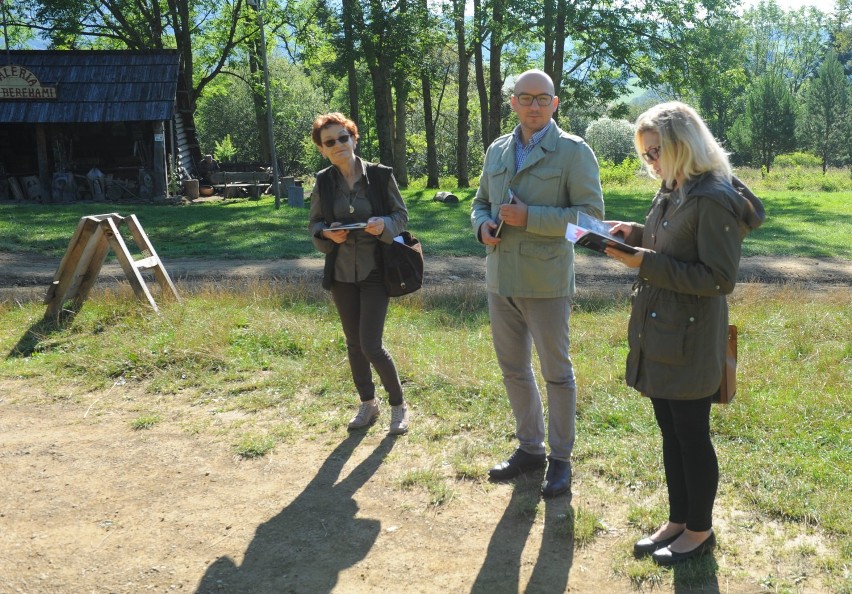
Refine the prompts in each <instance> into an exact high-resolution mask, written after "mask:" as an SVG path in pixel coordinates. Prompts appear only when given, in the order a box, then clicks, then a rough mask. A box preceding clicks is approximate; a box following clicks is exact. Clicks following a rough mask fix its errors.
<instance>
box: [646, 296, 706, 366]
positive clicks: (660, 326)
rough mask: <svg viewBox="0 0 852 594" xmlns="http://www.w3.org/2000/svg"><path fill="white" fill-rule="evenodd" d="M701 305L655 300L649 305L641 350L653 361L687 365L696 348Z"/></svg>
mask: <svg viewBox="0 0 852 594" xmlns="http://www.w3.org/2000/svg"><path fill="white" fill-rule="evenodd" d="M697 333H698V307H697V306H696V305H694V304H689V303H677V302H672V301H669V302H659V301H658V302H656V303H655V304H654V305H653V306H652V307H649V308H648V311H647V313H646V316H645V328H644V331H643V333H642V352H643V354H644V355H645V357H647V358H648V359H649V360H651V361H656V362H658V363H665V364H667V365H687V364H688V363H690V362H691V361H692V358H693V357H692V356H691V354H692V353H694V352H695V341H696V340H697Z"/></svg>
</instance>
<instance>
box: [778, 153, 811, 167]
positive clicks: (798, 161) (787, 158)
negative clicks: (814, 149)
mask: <svg viewBox="0 0 852 594" xmlns="http://www.w3.org/2000/svg"><path fill="white" fill-rule="evenodd" d="M773 165H774V166H775V167H777V168H779V169H789V168H791V167H822V160H821V159H820V158H819V157H817V156H816V155H812V154H811V153H787V154H784V155H778V156H777V157H775V161H774V162H773Z"/></svg>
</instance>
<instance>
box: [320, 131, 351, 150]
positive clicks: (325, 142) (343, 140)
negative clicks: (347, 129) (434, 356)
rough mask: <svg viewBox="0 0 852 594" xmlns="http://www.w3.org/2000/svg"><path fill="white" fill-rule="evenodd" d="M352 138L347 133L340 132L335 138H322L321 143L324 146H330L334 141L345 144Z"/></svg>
mask: <svg viewBox="0 0 852 594" xmlns="http://www.w3.org/2000/svg"><path fill="white" fill-rule="evenodd" d="M350 138H352V137H351V136H350V135H349V134H341V135H340V136H338V137H337V138H329V139H328V140H323V141H322V144H323V146H325V148H331V147H333V146H334V145H335V143H338V142H339V143H340V144H346V143H347V142H349V139H350Z"/></svg>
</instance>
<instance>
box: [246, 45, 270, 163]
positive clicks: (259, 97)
mask: <svg viewBox="0 0 852 594" xmlns="http://www.w3.org/2000/svg"><path fill="white" fill-rule="evenodd" d="M260 51H263V48H261V47H260V41H259V40H257V39H254V40H252V41H251V51H250V52H249V71H250V72H251V79H250V80H251V100H252V103H253V105H254V121H255V126H256V127H257V132H258V137H259V138H260V146H259V148H260V160H261V162H263V163H271V162H272V157H271V155H270V151H269V127H268V126H267V125H266V97H265V93H263V92H262V91H263V64H262V62H261V58H260V54H259V53H258V52H260Z"/></svg>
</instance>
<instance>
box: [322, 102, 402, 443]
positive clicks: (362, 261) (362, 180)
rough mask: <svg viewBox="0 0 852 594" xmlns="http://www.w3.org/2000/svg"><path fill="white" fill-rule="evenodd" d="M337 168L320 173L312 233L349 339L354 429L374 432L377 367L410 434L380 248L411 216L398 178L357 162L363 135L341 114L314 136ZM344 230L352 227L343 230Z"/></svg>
mask: <svg viewBox="0 0 852 594" xmlns="http://www.w3.org/2000/svg"><path fill="white" fill-rule="evenodd" d="M311 136H312V138H313V141H314V144H316V146H317V148H318V149H319V151H320V153H321V154H322V156H323V157H326V158H327V159H328V160H329V161H331V166H330V167H328V168H326V169H323V170H322V171H320V172H319V173H317V180H316V184H315V185H314V189H313V192H312V193H311V212H310V227H309V228H310V233H311V237H312V238H313V242H314V245H315V246H316V248H317V249H318V250H319V251H320V252H322V253H324V254H325V255H326V267H325V268H326V269H325V273H324V278H323V286H324V287H326V288H328V289H331V294H332V298H333V299H334V304H335V306H336V307H337V313H338V314H339V315H340V322H341V324H342V326H343V333H344V334H345V335H346V350H347V353H348V356H349V367H350V369H351V370H352V379H353V380H354V382H355V388H356V389H357V390H358V395H359V396H360V399H361V405H360V407H359V408H358V412H357V413H356V414H355V416H354V417H353V418H352V420H351V421H350V422H349V429H350V430H353V429H361V428H363V427H368V426H369V425H372V424H373V423H374V422H375V421H376V419H377V418H378V416H379V403H378V399H377V398H376V386H375V384H374V383H373V374H372V370H371V365H372V367H373V368H375V370H376V373H377V374H378V375H379V378H380V379H381V381H382V385H383V386H384V388H385V390H386V391H387V393H388V397H389V402H390V406H391V420H390V433H391V434H392V435H400V434H403V433H405V432H407V431H408V422H409V414H408V405H407V404H406V403H405V400H404V399H403V394H402V385H401V384H400V381H399V375H398V374H397V371H396V365H395V364H394V361H393V358H392V357H391V355H390V353H388V351H387V349H385V347H384V345H383V344H382V335H383V333H384V327H385V318H386V317H387V311H388V301H389V297H388V295H387V292H386V290H385V286H384V275H383V271H382V267H381V266H380V262H379V261H378V259H377V255H378V254H379V249H378V247H379V246H378V242H380V241H381V242H384V243H390V242H392V241H393V240H394V237H396V236H397V235H399V234H400V233H401V232H402V231H404V230H405V225H406V223H408V210H406V208H405V203H404V202H403V200H402V196H401V195H400V193H399V188H398V187H397V185H396V179H395V178H394V176H393V170H392V169H391V168H389V167H385V166H383V165H377V164H373V163H367V162H366V161H364V160H362V159H361V158H360V157H358V156H357V155H356V154H355V146H356V144H357V142H358V138H359V136H358V127H357V126H356V125H355V122H353V121H352V120H350V119H349V118H347V117H346V116H344V115H343V114H341V113H328V114H324V115H320V116H318V117H317V118H316V120H314V125H313V130H312V132H311ZM338 227H346V228H344V229H338Z"/></svg>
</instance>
